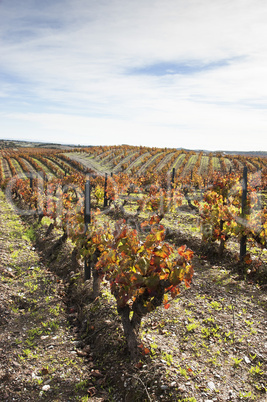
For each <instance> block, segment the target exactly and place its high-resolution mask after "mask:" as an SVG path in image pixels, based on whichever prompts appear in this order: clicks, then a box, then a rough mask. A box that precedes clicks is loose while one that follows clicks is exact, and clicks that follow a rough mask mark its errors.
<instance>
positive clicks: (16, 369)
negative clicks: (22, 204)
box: [0, 192, 103, 402]
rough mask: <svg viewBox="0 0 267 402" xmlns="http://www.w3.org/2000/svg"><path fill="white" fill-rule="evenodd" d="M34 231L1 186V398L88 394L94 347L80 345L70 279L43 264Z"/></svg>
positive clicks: (6, 400)
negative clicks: (71, 320) (69, 302)
mask: <svg viewBox="0 0 267 402" xmlns="http://www.w3.org/2000/svg"><path fill="white" fill-rule="evenodd" d="M32 235H33V233H32V231H31V230H30V229H28V228H27V227H26V226H25V225H24V224H23V223H22V222H21V221H20V219H19V218H18V217H17V216H16V215H15V214H14V213H13V212H12V210H11V208H10V207H9V205H7V204H6V202H5V198H4V196H3V193H2V192H0V274H1V281H0V400H1V402H9V401H10V402H11V401H18V402H23V401H32V402H33V401H34V402H36V401H43V400H45V401H60V402H61V401H64V402H65V401H77V400H83V399H82V398H88V397H89V395H90V392H91V394H94V393H95V391H94V389H93V387H92V384H91V386H90V381H89V374H90V370H91V369H92V366H93V364H92V363H90V359H91V358H90V351H89V349H88V351H87V352H88V353H86V351H81V350H79V349H77V341H76V340H75V337H74V335H73V333H72V331H71V330H70V327H69V324H68V321H67V315H66V305H65V304H64V301H65V300H66V295H65V291H64V284H63V282H62V281H61V280H60V279H59V278H58V277H56V276H55V275H53V273H51V272H50V271H49V270H47V269H46V268H45V267H44V266H43V265H42V263H41V261H40V258H39V255H38V254H37V252H36V251H35V249H34V247H33V246H32V243H31V241H30V238H31V237H32ZM79 354H81V355H84V357H82V356H79ZM85 359H86V360H85ZM90 388H91V391H90ZM88 390H89V393H88ZM84 400H90V401H103V398H97V397H92V398H89V399H84Z"/></svg>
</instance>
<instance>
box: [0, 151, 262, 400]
mask: <svg viewBox="0 0 267 402" xmlns="http://www.w3.org/2000/svg"><path fill="white" fill-rule="evenodd" d="M13 145H14V146H15V147H6V146H5V147H4V148H3V149H2V150H1V151H0V167H1V168H0V181H1V187H2V190H3V192H1V200H0V212H1V215H0V217H1V219H0V229H1V235H0V237H1V248H0V258H1V265H0V270H1V299H0V312H1V318H0V325H1V327H2V328H1V329H2V333H1V336H0V352H1V354H2V362H3V363H2V366H1V369H0V378H1V384H2V385H0V397H1V400H3V401H13V400H14V401H36V400H49V401H50V400H51V401H63V400H73V401H75V400H81V401H87V400H88V401H103V402H104V401H116V402H117V401H127V402H128V401H129V402H131V401H132V402H134V401H184V402H186V401H188V402H189V401H191V402H193V401H197V402H198V401H211V400H212V401H243V400H247V401H252V400H255V401H264V400H265V399H266V377H267V376H266V348H267V343H266V342H267V341H266V284H267V280H266V278H267V271H266V267H267V250H266V233H267V224H266V205H267V202H266V190H267V187H266V184H267V183H266V172H267V159H266V156H264V155H248V156H245V155H238V154H236V155H233V154H227V155H226V154H222V153H221V154H220V153H216V154H214V153H207V152H194V151H186V150H175V149H157V148H146V147H130V146H117V147H88V148H85V147H83V148H81V147H80V148H71V147H67V149H62V147H60V148H59V147H53V148H52V147H51V146H50V145H49V146H48V148H43V147H29V146H27V145H28V144H24V145H26V146H24V147H18V144H13ZM244 166H246V167H247V171H248V183H247V201H246V205H245V206H244V205H243V204H242V191H243V190H242V188H244V185H243V187H242V182H240V180H242V178H243V174H244ZM173 169H175V170H173ZM106 174H107V175H106ZM88 179H89V180H90V217H91V218H90V222H88V223H87V225H88V228H89V230H88V231H87V232H85V231H84V219H85V221H86V216H85V215H86V211H84V191H85V186H86V185H87V184H86V183H89V182H88ZM10 183H11V184H10ZM6 200H8V201H9V203H7V202H6ZM245 208H248V211H247V210H246V212H244V211H245ZM243 209H244V211H243ZM14 211H17V212H18V214H16V213H15V212H14ZM84 214H85V215H84ZM87 218H88V216H87ZM244 219H245V221H244ZM244 222H245V223H244ZM78 229H79V230H78ZM244 238H245V239H246V253H245V254H244V255H241V254H240V242H242V241H243V240H244ZM242 239H243V240H242ZM143 244H145V246H146V247H145V248H144V247H143ZM151 244H152V246H151V248H150V245H151ZM183 245H186V246H187V248H183V247H184V246H183ZM189 249H190V250H192V251H193V253H192V255H191V251H190V250H189ZM27 250H28V251H27ZM29 250H30V251H29ZM107 250H113V254H112V255H111V254H109V253H108V252H106V251H107ZM134 250H135V251H134ZM177 250H178V253H179V255H178V257H179V258H178V259H175V260H174V259H173V255H174V254H175V253H177ZM139 254H140V256H142V258H141V259H140V258H139V259H137V255H139ZM114 258H116V267H115V266H114V264H111V260H112V259H114ZM145 260H146V261H148V260H149V261H150V267H152V266H155V267H156V269H155V270H154V271H153V272H152V271H151V273H150V274H149V272H150V271H149V270H147V268H146V274H144V273H142V275H141V274H140V272H143V270H144V267H142V266H141V265H140V264H141V262H142V263H143V262H144V261H145ZM112 261H113V260H112ZM88 264H89V265H90V267H91V270H92V273H93V277H92V278H90V279H87V280H85V279H86V278H84V276H85V275H88V271H87V268H88ZM101 264H102V265H101ZM175 264H178V265H177V266H178V267H179V273H177V276H176V277H174V276H173V274H170V273H168V272H176V271H175V270H176V268H175ZM192 268H193V270H194V273H193V276H192V271H191V269H192ZM138 270H140V272H139V271H138ZM159 272H160V273H159ZM149 275H151V276H149ZM99 279H101V283H100V282H99V281H98V280H99ZM155 280H156V284H155ZM189 285H190V287H189ZM157 286H158V287H157ZM164 286H165V288H164V292H165V294H166V295H167V294H168V293H170V294H171V295H172V296H173V297H174V296H175V297H174V298H173V300H172V297H170V296H169V299H168V300H167V299H165V296H164V297H163V294H162V299H161V301H160V302H158V301H157V298H158V295H157V294H156V293H155V289H161V288H163V287H164ZM178 287H179V290H180V293H179V294H178ZM153 292H154V293H153ZM129 295H131V297H130V296H129ZM144 295H146V297H147V299H144ZM122 296H123V297H122ZM138 303H139V304H138ZM140 303H141V304H140ZM149 303H150V307H148V306H149ZM134 306H135V307H134ZM138 306H139V307H138ZM135 308H139V309H141V310H139V311H140V312H141V311H142V314H141V315H142V320H141V322H140V327H134V328H135V331H136V332H137V334H138V336H137V341H138V346H137V350H136V349H135V348H133V347H132V343H131V342H132V341H133V339H134V338H133V337H131V336H132V335H131V334H130V335H129V332H127V325H126V324H127V323H128V324H129V323H130V324H131V325H132V326H133V325H134V319H133V317H135V313H136V310H135ZM128 310H129V311H128ZM126 311H127V314H128V312H129V314H128V315H129V317H128V315H127V317H126V316H125V312H126ZM125 317H126V318H127V320H128V321H127V320H126V318H125ZM126 321H127V323H126V324H125V322H126ZM128 329H129V328H128ZM134 340H135V339H134Z"/></svg>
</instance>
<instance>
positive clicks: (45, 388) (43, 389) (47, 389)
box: [42, 384, 51, 391]
mask: <svg viewBox="0 0 267 402" xmlns="http://www.w3.org/2000/svg"><path fill="white" fill-rule="evenodd" d="M50 388H51V387H50V385H49V384H46V385H44V386H43V388H42V391H49V390H50Z"/></svg>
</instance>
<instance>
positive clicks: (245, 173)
mask: <svg viewBox="0 0 267 402" xmlns="http://www.w3.org/2000/svg"><path fill="white" fill-rule="evenodd" d="M242 189H243V190H242V204H241V208H242V209H241V214H242V218H244V216H245V212H246V204H247V192H248V168H247V166H244V170H243V180H242ZM246 252H247V236H246V235H242V236H241V239H240V261H242V260H243V259H244V257H245V255H246Z"/></svg>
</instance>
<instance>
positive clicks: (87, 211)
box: [84, 178, 91, 280]
mask: <svg viewBox="0 0 267 402" xmlns="http://www.w3.org/2000/svg"><path fill="white" fill-rule="evenodd" d="M84 195H85V197H84V224H85V233H86V232H87V230H88V225H89V224H90V223H91V200H90V195H91V194H90V179H89V178H88V179H87V180H86V183H85V194H84ZM90 278H91V265H90V261H88V259H87V258H85V260H84V279H85V280H87V279H90Z"/></svg>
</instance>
